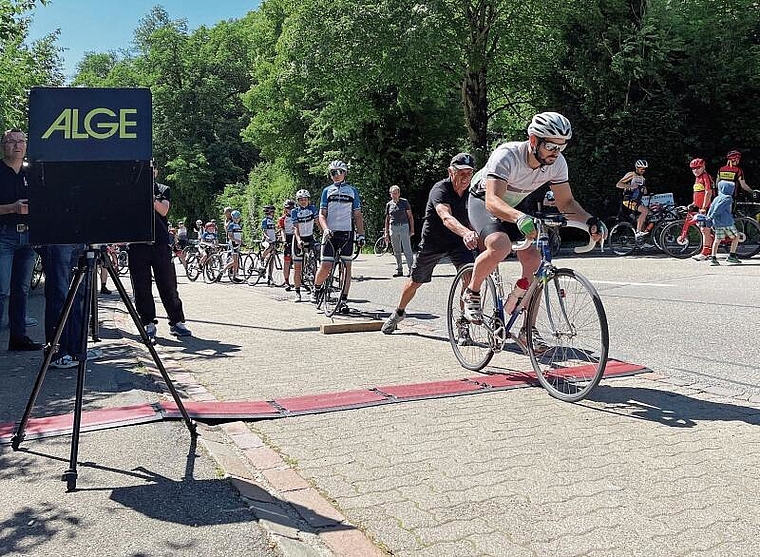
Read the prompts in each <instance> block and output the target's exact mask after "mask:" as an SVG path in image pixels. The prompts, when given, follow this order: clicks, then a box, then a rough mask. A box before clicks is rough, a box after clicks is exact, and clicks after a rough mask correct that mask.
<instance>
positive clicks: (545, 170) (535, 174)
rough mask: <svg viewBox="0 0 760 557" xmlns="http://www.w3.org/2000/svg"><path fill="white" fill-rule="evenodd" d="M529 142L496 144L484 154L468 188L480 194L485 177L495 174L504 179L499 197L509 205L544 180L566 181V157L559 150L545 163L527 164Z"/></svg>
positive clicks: (541, 184) (550, 181) (549, 181)
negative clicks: (481, 163)
mask: <svg viewBox="0 0 760 557" xmlns="http://www.w3.org/2000/svg"><path fill="white" fill-rule="evenodd" d="M529 153H530V142H528V141H510V142H507V143H503V144H501V145H499V146H498V147H497V148H496V150H495V151H494V152H493V153H491V156H490V157H488V162H487V163H486V165H485V167H483V168H482V169H480V170H479V171H478V172H477V173H475V175H474V176H473V177H472V181H471V182H470V192H471V193H472V194H473V195H478V196H481V195H482V194H483V193H484V192H485V191H486V178H488V177H491V178H499V179H501V180H504V181H505V182H506V183H507V190H506V192H505V193H504V195H503V196H502V199H503V200H504V201H505V202H506V203H507V205H510V206H511V207H515V206H517V205H518V204H519V203H520V202H521V201H522V200H523V199H525V198H526V197H528V195H530V194H531V193H532V192H534V191H535V190H537V189H538V188H540V187H541V186H543V185H544V184H552V185H554V184H562V183H564V182H567V181H568V177H567V161H566V160H565V157H563V156H562V153H560V155H559V156H558V157H557V160H556V161H554V164H551V165H549V166H540V167H538V168H531V167H530V166H528V154H529Z"/></svg>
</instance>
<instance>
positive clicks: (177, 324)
mask: <svg viewBox="0 0 760 557" xmlns="http://www.w3.org/2000/svg"><path fill="white" fill-rule="evenodd" d="M156 178H158V169H156V168H154V169H153V179H154V182H153V194H154V196H155V199H154V200H153V209H154V211H155V229H156V236H155V242H153V243H152V244H131V245H130V246H129V274H130V277H131V279H132V291H133V292H134V296H135V309H136V310H137V313H138V314H140V321H141V322H142V324H143V325H145V332H147V333H148V336H149V337H150V338H151V340H155V337H156V323H158V321H156V304H155V302H154V300H153V289H152V283H151V277H150V273H151V269H153V276H154V277H155V279H156V287H157V288H158V295H159V296H160V297H161V303H162V304H163V305H164V309H165V310H166V314H167V316H168V317H169V332H170V333H171V334H173V335H175V336H178V337H187V336H190V335H191V334H192V333H191V332H190V330H189V329H188V328H187V327H186V326H185V314H184V312H183V311H182V300H180V298H179V292H178V291H177V273H176V271H175V270H174V265H173V264H172V251H171V246H170V245H169V241H170V237H169V221H168V219H167V218H166V215H167V213H168V212H169V207H170V206H171V205H170V199H171V196H170V188H169V186H166V185H164V184H159V183H158V182H157V181H155V180H156Z"/></svg>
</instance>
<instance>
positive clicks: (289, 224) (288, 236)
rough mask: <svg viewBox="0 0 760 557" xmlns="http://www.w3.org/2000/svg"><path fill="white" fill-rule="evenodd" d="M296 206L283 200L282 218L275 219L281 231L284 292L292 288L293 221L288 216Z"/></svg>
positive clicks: (289, 200)
mask: <svg viewBox="0 0 760 557" xmlns="http://www.w3.org/2000/svg"><path fill="white" fill-rule="evenodd" d="M295 206H296V203H295V201H293V200H292V199H287V200H285V203H284V204H283V206H282V216H280V218H279V219H277V227H278V228H279V229H280V230H281V231H282V241H283V260H284V262H285V264H284V265H283V269H282V272H283V274H284V275H285V291H286V292H290V291H291V290H292V289H293V286H292V285H291V284H290V262H291V260H292V253H293V251H292V250H293V247H292V246H293V220H292V218H291V216H290V213H291V211H293V208H294V207H295Z"/></svg>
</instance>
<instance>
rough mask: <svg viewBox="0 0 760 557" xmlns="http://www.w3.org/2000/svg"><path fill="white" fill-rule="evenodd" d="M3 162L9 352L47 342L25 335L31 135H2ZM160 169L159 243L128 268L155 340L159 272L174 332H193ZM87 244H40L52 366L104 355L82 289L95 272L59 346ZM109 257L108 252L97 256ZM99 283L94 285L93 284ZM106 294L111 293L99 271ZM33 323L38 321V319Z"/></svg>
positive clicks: (2, 264) (0, 213)
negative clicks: (89, 331)
mask: <svg viewBox="0 0 760 557" xmlns="http://www.w3.org/2000/svg"><path fill="white" fill-rule="evenodd" d="M0 143H1V144H2V155H3V158H2V162H0V316H4V315H5V311H6V307H7V311H8V317H9V328H10V337H9V340H8V350H9V351H37V350H41V349H42V348H43V345H42V344H40V343H38V342H35V341H33V340H32V339H31V338H30V337H29V335H28V334H27V323H28V322H29V321H28V319H27V299H28V295H29V289H30V283H31V275H32V270H33V267H34V260H35V250H34V248H33V246H32V244H31V242H30V238H29V206H28V190H29V184H28V181H27V174H26V170H25V168H24V157H25V155H26V146H27V141H26V135H25V134H24V132H23V131H21V130H17V129H13V130H8V131H6V132H4V133H3V135H2V139H1V140H0ZM157 177H158V170H157V169H155V168H154V186H153V188H154V202H153V209H154V213H155V231H156V232H155V234H156V236H155V242H154V243H152V244H132V245H130V246H129V270H130V276H131V280H132V287H133V293H134V301H135V308H136V310H137V313H138V314H139V316H140V320H141V324H142V325H143V326H144V327H145V331H146V332H147V333H148V336H149V338H150V339H152V340H154V339H155V336H156V323H157V320H156V308H155V303H154V300H153V293H152V283H153V278H152V277H155V280H156V285H157V287H158V291H159V295H160V297H161V301H162V303H163V305H164V308H165V309H166V312H167V315H168V317H169V325H170V332H171V333H172V334H173V335H176V336H189V335H191V333H190V330H189V329H188V328H187V327H186V326H185V315H184V312H183V308H182V301H181V300H180V298H179V293H178V291H177V279H176V274H175V271H174V266H173V265H172V264H171V249H170V238H169V231H168V221H167V218H166V214H167V213H168V211H169V208H170V190H169V187H168V186H165V185H163V184H160V183H159V182H158V181H157ZM86 249H89V248H87V247H86V246H85V245H84V244H64V245H48V246H41V247H39V248H37V250H38V252H39V253H40V256H41V257H42V261H43V266H44V269H45V315H44V320H45V327H44V328H45V341H46V343H47V344H48V345H49V346H50V349H51V350H54V354H53V355H52V358H51V366H53V367H56V368H69V367H75V366H77V365H79V362H80V361H82V360H93V359H97V358H99V357H100V356H102V352H101V351H100V350H97V349H94V348H93V349H88V348H87V346H86V341H85V342H83V340H85V339H86V334H83V331H86V325H87V324H86V323H84V318H85V316H84V308H85V303H84V297H85V296H84V293H85V290H86V288H87V286H88V282H89V280H90V276H89V274H88V275H87V276H86V277H85V279H84V280H83V282H82V283H81V284H80V286H79V288H78V290H77V292H76V294H75V297H74V303H73V306H72V309H71V312H70V315H69V318H68V320H67V321H66V323H65V327H64V328H63V331H62V332H61V336H60V339H59V342H58V345H57V346H53V345H52V343H53V340H54V337H55V333H56V326H57V325H58V321H59V319H60V317H61V312H62V310H63V307H64V302H65V300H66V296H67V294H68V291H69V288H70V285H71V281H72V277H73V272H74V269H75V268H77V267H78V266H79V267H83V266H84V265H83V264H82V258H83V257H84V254H85V251H86ZM100 254H102V256H103V257H106V256H107V255H106V254H105V251H100V252H98V254H97V256H98V257H100V256H101V255H100ZM93 288H94V285H93ZM101 292H102V293H110V291H108V290H107V288H106V287H105V282H104V277H102V276H101ZM32 322H33V321H32Z"/></svg>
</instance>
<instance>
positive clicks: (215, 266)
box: [204, 253, 224, 282]
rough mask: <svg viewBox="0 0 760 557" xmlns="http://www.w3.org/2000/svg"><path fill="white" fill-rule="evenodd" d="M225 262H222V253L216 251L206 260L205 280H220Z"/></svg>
mask: <svg viewBox="0 0 760 557" xmlns="http://www.w3.org/2000/svg"><path fill="white" fill-rule="evenodd" d="M223 268H224V263H223V262H222V255H221V254H219V253H215V254H213V255H211V256H210V257H209V258H208V260H206V267H205V269H204V271H205V280H206V282H218V281H219V279H221V278H222V269H223Z"/></svg>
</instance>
